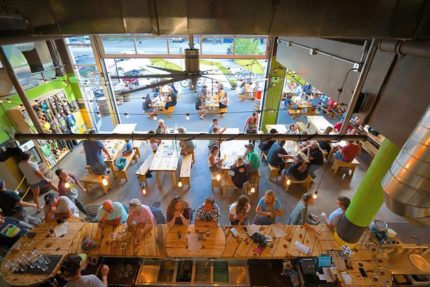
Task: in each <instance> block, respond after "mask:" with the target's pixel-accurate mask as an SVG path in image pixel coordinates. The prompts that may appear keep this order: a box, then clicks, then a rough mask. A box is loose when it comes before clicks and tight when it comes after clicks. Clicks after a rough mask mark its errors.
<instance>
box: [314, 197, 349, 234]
mask: <svg viewBox="0 0 430 287" xmlns="http://www.w3.org/2000/svg"><path fill="white" fill-rule="evenodd" d="M350 202H351V200H350V199H349V198H348V197H346V196H338V197H337V199H336V204H337V206H339V208H337V209H335V210H334V211H333V212H332V213H330V215H329V216H328V218H327V215H326V214H325V213H324V212H323V213H322V214H321V216H322V217H323V218H324V221H325V223H326V224H327V226H328V228H330V230H332V231H333V230H334V229H335V228H336V226H337V224H338V223H339V222H340V220H341V219H342V217H343V215H344V214H345V211H346V210H347V209H348V206H349V204H350Z"/></svg>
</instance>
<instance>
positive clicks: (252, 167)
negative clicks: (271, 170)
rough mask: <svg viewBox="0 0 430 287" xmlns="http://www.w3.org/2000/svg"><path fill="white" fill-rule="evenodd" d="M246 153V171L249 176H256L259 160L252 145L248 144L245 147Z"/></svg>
mask: <svg viewBox="0 0 430 287" xmlns="http://www.w3.org/2000/svg"><path fill="white" fill-rule="evenodd" d="M245 147H246V152H245V157H246V162H247V163H248V171H249V174H250V175H251V174H252V175H255V174H257V175H258V167H259V166H260V160H259V158H258V154H257V151H256V150H255V147H254V144H252V143H249V144H246V145H245Z"/></svg>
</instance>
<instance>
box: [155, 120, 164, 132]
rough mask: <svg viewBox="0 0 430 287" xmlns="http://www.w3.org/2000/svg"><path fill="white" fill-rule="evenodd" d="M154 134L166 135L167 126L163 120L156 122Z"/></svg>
mask: <svg viewBox="0 0 430 287" xmlns="http://www.w3.org/2000/svg"><path fill="white" fill-rule="evenodd" d="M155 133H156V134H165V133H167V126H166V125H165V124H164V120H162V119H160V120H158V125H157V129H156V130H155Z"/></svg>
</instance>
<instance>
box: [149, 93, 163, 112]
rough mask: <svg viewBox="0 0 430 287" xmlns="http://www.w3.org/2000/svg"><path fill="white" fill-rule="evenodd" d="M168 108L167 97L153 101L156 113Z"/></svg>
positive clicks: (160, 97) (159, 97)
mask: <svg viewBox="0 0 430 287" xmlns="http://www.w3.org/2000/svg"><path fill="white" fill-rule="evenodd" d="M165 106H166V97H165V96H162V95H160V96H158V97H156V98H155V99H154V100H153V101H152V107H153V108H154V110H155V111H161V110H163V109H164V107H165Z"/></svg>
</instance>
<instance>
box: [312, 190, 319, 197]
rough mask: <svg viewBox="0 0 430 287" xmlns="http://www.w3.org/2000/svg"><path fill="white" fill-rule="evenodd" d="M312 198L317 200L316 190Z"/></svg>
mask: <svg viewBox="0 0 430 287" xmlns="http://www.w3.org/2000/svg"><path fill="white" fill-rule="evenodd" d="M312 198H313V199H317V198H318V190H316V191H315V193H314V194H312Z"/></svg>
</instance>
